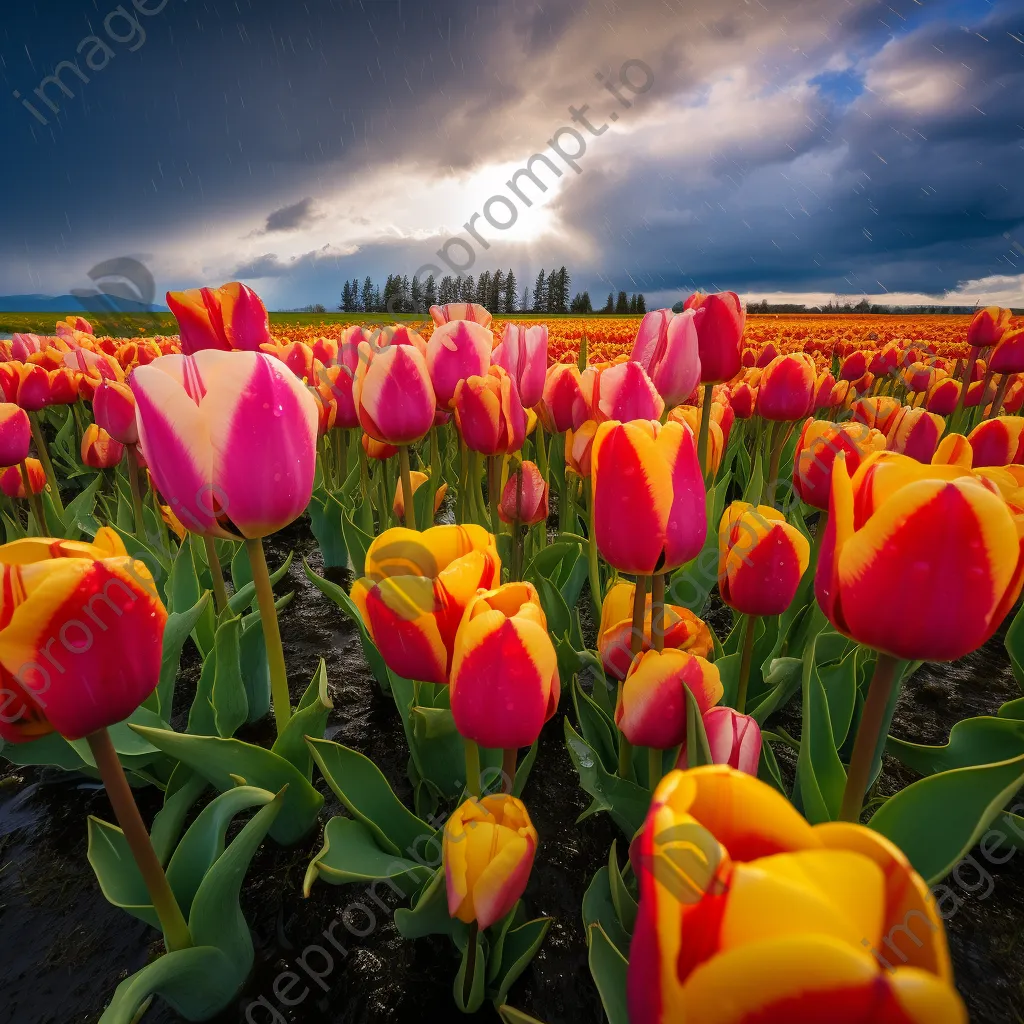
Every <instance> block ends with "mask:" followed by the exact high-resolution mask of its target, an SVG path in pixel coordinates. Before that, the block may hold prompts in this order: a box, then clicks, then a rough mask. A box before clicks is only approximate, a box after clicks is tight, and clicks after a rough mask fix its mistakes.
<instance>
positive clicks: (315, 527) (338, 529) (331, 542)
mask: <svg viewBox="0 0 1024 1024" xmlns="http://www.w3.org/2000/svg"><path fill="white" fill-rule="evenodd" d="M421 489H422V488H421ZM344 515H345V509H344V507H343V506H342V504H341V502H340V501H338V499H337V498H336V497H335V496H334V495H333V494H331V492H330V491H328V490H327V489H326V488H322V487H318V488H317V489H316V490H315V491H314V492H313V497H312V499H311V501H310V503H309V519H310V529H311V530H312V533H313V536H314V537H315V538H316V542H317V544H318V545H319V546H320V551H321V553H322V554H323V558H324V568H325V569H347V568H348V547H347V546H346V544H345V533H344V526H343V522H342V521H343V517H344Z"/></svg>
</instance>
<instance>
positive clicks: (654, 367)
mask: <svg viewBox="0 0 1024 1024" xmlns="http://www.w3.org/2000/svg"><path fill="white" fill-rule="evenodd" d="M706 315H707V314H706V313H705V312H704V311H701V312H698V311H697V310H695V309H687V310H685V311H684V312H682V313H678V314H676V313H673V312H672V310H671V309H659V310H655V311H654V312H651V313H648V314H647V315H646V316H645V317H644V318H643V321H642V322H641V324H640V330H639V331H638V332H637V336H636V340H635V341H634V342H633V349H632V352H631V353H630V356H629V358H630V359H631V360H632V361H634V362H637V363H639V364H640V365H641V366H642V367H643V368H644V370H645V371H646V373H647V376H648V377H649V378H650V379H651V382H652V384H653V385H654V387H655V389H656V390H657V392H658V394H659V395H661V397H662V399H663V400H664V403H665V407H666V408H669V409H671V408H672V407H673V406H676V405H679V403H680V402H683V401H685V400H686V397H687V396H688V395H689V394H690V392H691V391H693V389H694V388H695V387H696V386H697V384H698V383H700V379H701V378H700V351H699V343H698V340H697V321H698V320H700V319H702V318H703V317H704V316H706ZM612 418H614V419H627V418H629V417H625V416H615V417H612ZM636 418H638V419H649V418H650V417H636Z"/></svg>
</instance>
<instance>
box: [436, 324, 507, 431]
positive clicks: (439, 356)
mask: <svg viewBox="0 0 1024 1024" xmlns="http://www.w3.org/2000/svg"><path fill="white" fill-rule="evenodd" d="M493 341H494V335H492V334H491V332H490V331H489V330H488V329H487V328H486V327H483V326H481V325H480V324H478V323H474V322H473V321H471V320H452V321H451V322H449V323H446V324H444V325H443V326H442V327H438V328H436V329H435V331H434V333H433V334H432V335H431V336H430V341H428V342H427V359H426V365H427V369H428V370H429V373H430V381H431V383H432V384H433V386H434V393H435V394H436V396H437V404H438V405H439V406H441V408H443V409H449V408H451V402H452V399H453V398H454V397H455V390H456V388H457V387H458V386H459V381H461V380H465V379H466V378H467V377H480V376H483V375H484V374H485V373H486V372H487V367H488V366H490V365H491V346H492V343H493ZM423 433H426V431H424V432H423ZM422 436H423V435H422V434H421V435H420V437H422Z"/></svg>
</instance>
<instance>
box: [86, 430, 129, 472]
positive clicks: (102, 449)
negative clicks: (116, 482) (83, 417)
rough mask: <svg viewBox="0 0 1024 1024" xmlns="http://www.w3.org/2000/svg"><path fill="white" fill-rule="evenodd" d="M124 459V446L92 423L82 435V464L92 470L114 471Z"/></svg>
mask: <svg viewBox="0 0 1024 1024" xmlns="http://www.w3.org/2000/svg"><path fill="white" fill-rule="evenodd" d="M123 457H124V445H123V444H121V442H120V441H115V440H114V439H113V438H112V437H111V436H110V435H109V434H108V433H107V432H106V431H105V430H104V429H103V428H102V427H99V426H97V425H96V424H95V423H90V424H89V426H87V427H86V428H85V433H84V434H83V435H82V462H83V463H84V464H85V465H86V466H89V467H90V468H92V469H112V468H113V467H114V466H116V465H117V464H118V463H119V462H120V461H121V459H122V458H123Z"/></svg>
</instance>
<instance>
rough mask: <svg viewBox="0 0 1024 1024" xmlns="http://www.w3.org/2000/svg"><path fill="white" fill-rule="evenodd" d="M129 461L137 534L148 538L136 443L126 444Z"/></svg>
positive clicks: (129, 484)
mask: <svg viewBox="0 0 1024 1024" xmlns="http://www.w3.org/2000/svg"><path fill="white" fill-rule="evenodd" d="M125 457H126V459H127V462H128V486H129V487H130V488H131V490H132V511H133V512H134V514H135V536H136V537H138V538H139V540H145V539H146V520H145V517H144V515H143V512H142V488H141V487H140V486H139V455H138V451H137V450H136V448H135V445H133V444H129V445H125Z"/></svg>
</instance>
